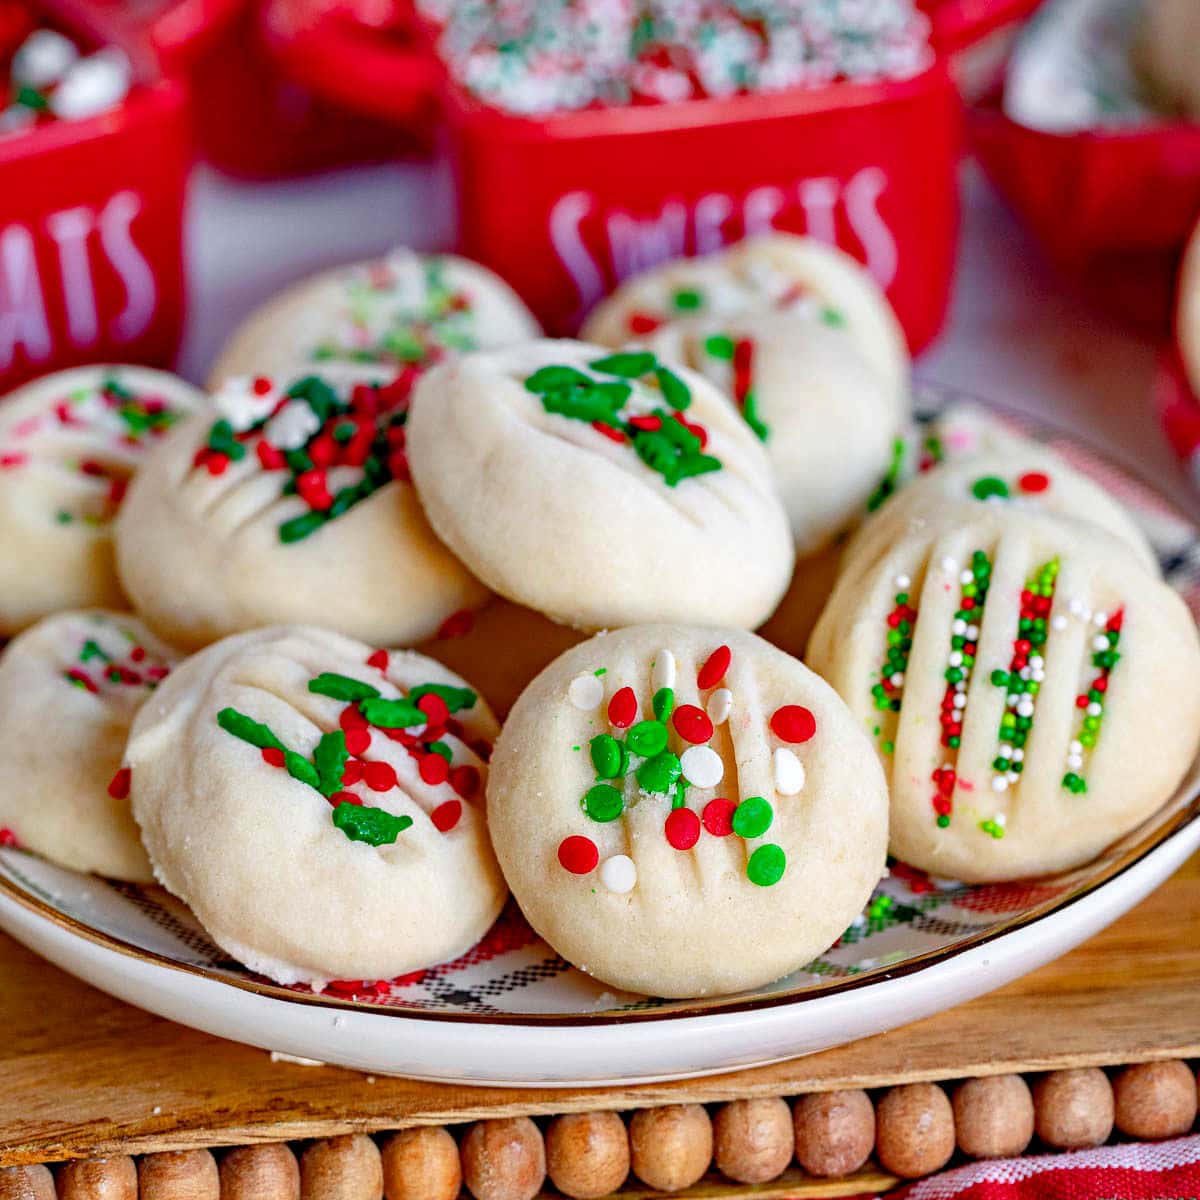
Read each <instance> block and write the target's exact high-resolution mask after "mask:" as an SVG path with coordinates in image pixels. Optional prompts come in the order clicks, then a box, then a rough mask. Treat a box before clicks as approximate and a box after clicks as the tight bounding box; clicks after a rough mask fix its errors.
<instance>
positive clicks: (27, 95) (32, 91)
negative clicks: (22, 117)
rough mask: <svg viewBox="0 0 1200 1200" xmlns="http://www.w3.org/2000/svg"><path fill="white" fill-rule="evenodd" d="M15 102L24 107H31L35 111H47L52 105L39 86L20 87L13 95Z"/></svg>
mask: <svg viewBox="0 0 1200 1200" xmlns="http://www.w3.org/2000/svg"><path fill="white" fill-rule="evenodd" d="M13 103H14V104H20V105H21V106H22V107H23V108H31V109H33V111H34V112H45V111H46V110H47V109H48V108H49V107H50V101H49V100H47V99H46V97H45V96H44V95H43V94H42V93H41V92H39V91H38V90H37V88H31V87H20V88H18V89H17V94H16V95H15V96H14V97H13Z"/></svg>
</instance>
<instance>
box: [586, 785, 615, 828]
mask: <svg viewBox="0 0 1200 1200" xmlns="http://www.w3.org/2000/svg"><path fill="white" fill-rule="evenodd" d="M583 808H584V811H585V812H586V813H587V815H588V816H589V817H591V818H592V820H593V821H602V822H603V821H615V820H616V819H617V818H618V817H619V816H620V815H621V814H622V813H623V812H624V811H625V798H624V797H623V796H622V795H621V793H620V792H618V791H617V789H616V788H615V787H613V786H611V784H607V783H598V784H596V786H595V787H593V788H589V789H588V792H587V794H586V795H585V796H584V797H583Z"/></svg>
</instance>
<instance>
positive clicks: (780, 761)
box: [775, 746, 805, 796]
mask: <svg viewBox="0 0 1200 1200" xmlns="http://www.w3.org/2000/svg"><path fill="white" fill-rule="evenodd" d="M804 779H805V772H804V764H803V763H802V762H801V761H800V760H799V759H798V758H797V757H796V754H795V752H794V751H792V750H789V749H788V748H787V747H786V746H780V747H779V748H778V749H777V750H776V751H775V791H776V792H777V793H778V794H779V795H781V796H794V795H795V794H796V793H797V792H799V791H800V790H801V788H803V787H804Z"/></svg>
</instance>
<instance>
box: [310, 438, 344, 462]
mask: <svg viewBox="0 0 1200 1200" xmlns="http://www.w3.org/2000/svg"><path fill="white" fill-rule="evenodd" d="M337 455H338V444H337V442H335V441H334V440H333V438H332V437H331V436H330V435H329V434H327V433H322V434H319V435H318V436H317V437H315V438H313V440H312V441H311V442H310V443H309V446H308V457H309V458H311V459H312V460H313V462H314V463H315V464H316V465H317V466H318V467H328V466H332V465H333V460H334V459H335V458H337Z"/></svg>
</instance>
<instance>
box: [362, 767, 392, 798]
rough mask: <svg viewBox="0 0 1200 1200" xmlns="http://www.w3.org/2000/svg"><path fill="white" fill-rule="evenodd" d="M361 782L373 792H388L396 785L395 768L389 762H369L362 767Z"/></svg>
mask: <svg viewBox="0 0 1200 1200" xmlns="http://www.w3.org/2000/svg"><path fill="white" fill-rule="evenodd" d="M363 782H364V783H366V785H367V787H369V788H370V789H371V791H373V792H389V791H391V790H392V788H394V787H395V786H396V768H395V767H393V766H392V764H391V763H386V762H369V763H367V765H366V766H365V767H363Z"/></svg>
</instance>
